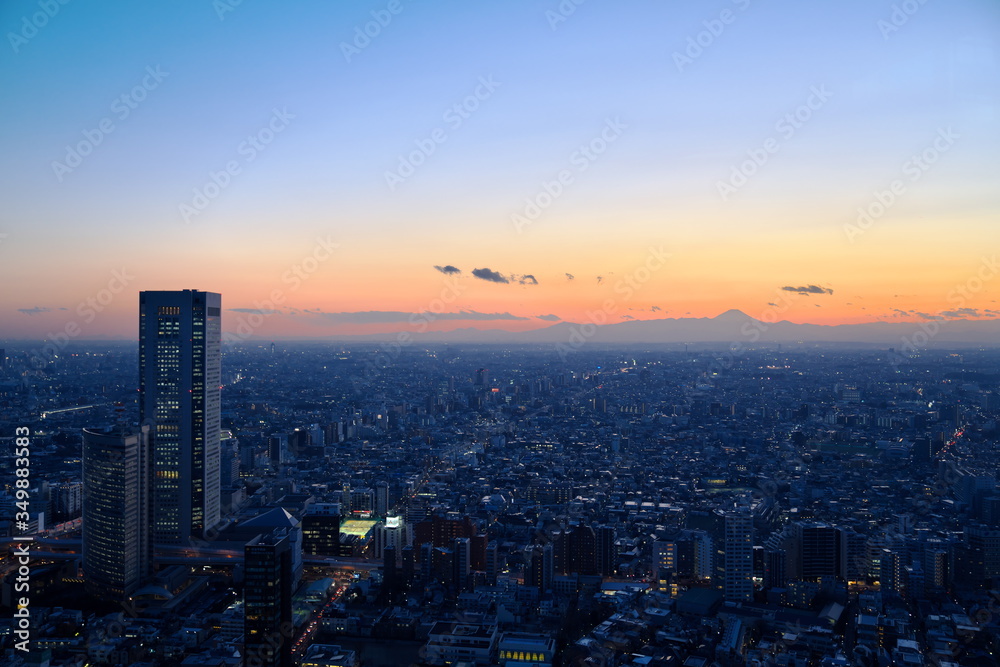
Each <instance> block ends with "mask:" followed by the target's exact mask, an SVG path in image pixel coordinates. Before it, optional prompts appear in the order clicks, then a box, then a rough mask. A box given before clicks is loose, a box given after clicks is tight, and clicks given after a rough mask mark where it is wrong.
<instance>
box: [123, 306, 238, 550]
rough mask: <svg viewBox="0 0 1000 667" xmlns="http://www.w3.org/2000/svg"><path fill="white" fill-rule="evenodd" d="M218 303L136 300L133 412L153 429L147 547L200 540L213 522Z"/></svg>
mask: <svg viewBox="0 0 1000 667" xmlns="http://www.w3.org/2000/svg"><path fill="white" fill-rule="evenodd" d="M221 309H222V297H221V296H220V295H219V294H216V293H214V292H200V291H196V290H182V291H162V292H140V293H139V411H140V419H141V421H142V423H143V424H151V425H153V432H152V446H153V457H152V466H153V472H152V474H153V489H152V502H153V519H152V536H153V541H154V543H155V544H180V543H182V542H185V541H187V540H188V539H189V538H191V537H204V536H205V533H206V531H207V530H209V529H210V528H212V527H213V526H214V525H215V524H217V523H218V521H219V518H220V510H219V504H220V495H219V470H220V441H219V426H220V424H219V418H220V417H219V403H220V390H219V389H220V383H221V372H222V369H221V363H220V362H221V350H220V341H221V320H222V317H221Z"/></svg>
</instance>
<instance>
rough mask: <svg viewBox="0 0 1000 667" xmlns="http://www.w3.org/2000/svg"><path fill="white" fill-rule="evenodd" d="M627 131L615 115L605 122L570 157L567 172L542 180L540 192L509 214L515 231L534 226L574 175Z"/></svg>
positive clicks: (581, 171) (561, 171) (571, 180)
mask: <svg viewBox="0 0 1000 667" xmlns="http://www.w3.org/2000/svg"><path fill="white" fill-rule="evenodd" d="M626 129H628V125H626V124H625V123H623V122H622V121H621V119H619V118H618V117H617V116H616V117H615V118H613V119H612V118H608V119H606V120H605V121H604V127H603V128H602V129H601V131H600V132H599V133H598V134H597V136H595V137H594V138H593V139H591V140H590V141H588V142H586V143H584V144H580V146H579V147H578V148H577V149H576V150H575V151H573V153H572V154H570V156H569V165H570V167H571V168H569V169H561V170H559V173H557V174H556V175H555V176H554V177H553V178H552V180H545V181H542V182H541V183H540V184H539V186H540V187H539V190H538V192H536V193H535V194H534V195H533V196H531V197H527V198H526V199H525V200H524V206H523V207H522V208H521V210H520V211H518V212H517V213H511V215H510V221H511V224H513V225H514V229H515V230H517V233H518V234H520V233H521V232H523V231H524V228H525V227H527V226H529V225H531V224H533V223H534V222H535V221H536V220H538V218H539V217H540V216H541V215H542V213H544V212H545V211H546V210H547V209H548V208H549V207H550V206H552V204H553V202H555V200H556V199H558V198H559V197H560V196H562V194H563V192H565V191H566V188H567V187H569V186H570V185H572V184H573V181H574V180H575V179H576V174H582V173H583V172H585V171H587V169H589V168H590V165H591V164H593V163H594V162H595V161H596V160H597V158H599V157H601V156H602V155H604V153H605V151H607V150H608V146H610V145H611V144H613V143H614V142H615V141H617V140H618V138H619V137H620V136H621V135H622V133H623V132H624V131H625V130H626Z"/></svg>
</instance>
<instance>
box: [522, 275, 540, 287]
mask: <svg viewBox="0 0 1000 667" xmlns="http://www.w3.org/2000/svg"><path fill="white" fill-rule="evenodd" d="M517 282H518V284H520V285H537V284H538V281H537V280H535V276H533V275H531V274H530V273H526V274H524V275H523V276H518V277H517Z"/></svg>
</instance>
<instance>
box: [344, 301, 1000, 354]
mask: <svg viewBox="0 0 1000 667" xmlns="http://www.w3.org/2000/svg"><path fill="white" fill-rule="evenodd" d="M397 335H398V334H396V333H381V334H366V335H355V336H334V337H332V338H333V339H334V340H341V341H358V342H360V341H389V340H396V338H397ZM409 335H410V336H411V337H412V338H411V340H412V341H413V342H415V343H423V342H426V343H432V342H443V343H505V344H511V345H518V344H545V343H550V344H553V345H555V344H559V343H564V344H567V345H571V346H573V345H578V344H583V343H584V342H593V343H598V344H604V345H630V344H685V343H687V344H691V343H695V344H697V343H721V344H731V343H742V344H744V345H748V346H749V345H754V344H757V343H834V344H865V345H878V346H886V347H895V348H898V349H901V348H903V347H905V346H906V342H907V341H909V342H910V344H911V345H913V346H915V347H917V348H923V347H941V346H948V345H952V346H962V347H967V346H991V347H992V346H997V345H1000V319H993V320H934V321H927V322H869V323H865V324H839V325H820V324H796V323H794V322H788V321H786V320H782V321H779V322H775V323H770V324H769V323H765V322H762V321H759V320H755V319H754V318H752V317H750V316H749V315H747V314H746V313H744V312H742V311H739V310H729V311H726V312H724V313H722V314H721V315H718V316H716V317H697V318H695V317H688V318H683V317H682V318H672V317H671V318H664V319H660V320H635V321H630V322H618V323H615V324H604V325H598V324H593V323H571V322H559V323H557V324H554V325H552V326H548V327H543V328H540V329H533V330H531V331H520V332H512V331H505V330H503V329H472V328H463V329H455V330H453V331H447V332H426V333H422V334H421V333H411V334H409Z"/></svg>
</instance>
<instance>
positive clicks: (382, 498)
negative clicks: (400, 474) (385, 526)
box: [375, 482, 389, 517]
mask: <svg viewBox="0 0 1000 667" xmlns="http://www.w3.org/2000/svg"><path fill="white" fill-rule="evenodd" d="M388 514H389V483H388V482H379V483H378V484H376V485H375V516H378V517H385V516H386V515H388Z"/></svg>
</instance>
